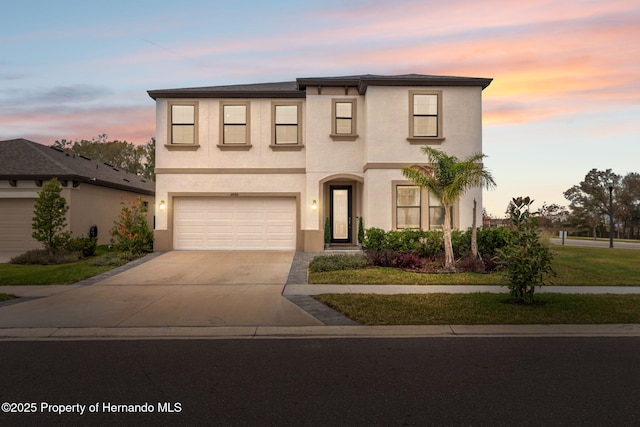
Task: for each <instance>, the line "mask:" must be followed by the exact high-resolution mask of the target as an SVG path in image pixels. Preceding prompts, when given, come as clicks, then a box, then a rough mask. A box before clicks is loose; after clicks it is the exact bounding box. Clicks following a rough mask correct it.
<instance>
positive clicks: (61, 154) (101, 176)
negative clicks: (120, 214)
mask: <svg viewBox="0 0 640 427" xmlns="http://www.w3.org/2000/svg"><path fill="white" fill-rule="evenodd" d="M54 176H55V177H57V178H58V179H61V180H62V179H66V180H73V181H79V182H85V183H89V184H93V185H99V186H102V187H109V188H117V189H120V190H125V191H132V192H136V193H140V194H145V195H154V194H155V183H154V182H153V181H151V180H147V179H144V178H142V177H141V176H138V175H136V174H133V173H128V172H126V171H123V170H119V169H116V168H114V167H113V166H109V165H107V164H105V163H100V162H96V161H93V160H91V159H88V158H86V157H84V156H79V155H76V154H73V153H69V152H66V151H63V150H60V149H56V148H52V147H46V146H44V145H41V144H38V143H36V142H33V141H29V140H26V139H12V140H8V141H0V179H42V180H45V179H50V178H52V177H54Z"/></svg>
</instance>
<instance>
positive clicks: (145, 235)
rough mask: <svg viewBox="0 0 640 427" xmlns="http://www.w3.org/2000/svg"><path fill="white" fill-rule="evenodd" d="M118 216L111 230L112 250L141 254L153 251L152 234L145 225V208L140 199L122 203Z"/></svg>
mask: <svg viewBox="0 0 640 427" xmlns="http://www.w3.org/2000/svg"><path fill="white" fill-rule="evenodd" d="M121 205H122V210H121V211H120V216H119V217H118V220H117V221H116V222H115V224H114V226H113V228H112V229H111V241H112V243H113V246H114V249H116V250H117V251H120V252H132V253H134V254H142V253H144V252H152V251H153V232H152V231H151V229H150V228H149V224H148V223H147V207H146V206H145V204H144V203H143V201H142V197H138V198H137V199H132V200H130V201H128V202H125V201H122V202H121Z"/></svg>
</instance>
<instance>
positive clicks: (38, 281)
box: [0, 260, 113, 286]
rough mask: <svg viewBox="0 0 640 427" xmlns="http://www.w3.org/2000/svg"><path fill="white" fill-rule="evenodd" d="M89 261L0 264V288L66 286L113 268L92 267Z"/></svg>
mask: <svg viewBox="0 0 640 427" xmlns="http://www.w3.org/2000/svg"><path fill="white" fill-rule="evenodd" d="M88 264H89V260H83V261H80V262H74V263H71V264H61V265H15V264H0V286H3V285H68V284H71V283H75V282H78V281H80V280H83V279H87V278H89V277H93V276H95V275H98V274H100V273H104V272H105V271H109V270H111V269H112V268H113V267H94V266H91V265H88Z"/></svg>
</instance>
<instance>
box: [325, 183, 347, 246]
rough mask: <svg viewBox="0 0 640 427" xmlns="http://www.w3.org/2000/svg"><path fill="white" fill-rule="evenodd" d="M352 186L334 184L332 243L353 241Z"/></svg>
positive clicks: (332, 187)
mask: <svg viewBox="0 0 640 427" xmlns="http://www.w3.org/2000/svg"><path fill="white" fill-rule="evenodd" d="M351 191H352V190H351V186H347V185H332V186H331V187H330V193H331V195H330V199H331V215H330V217H331V243H351V242H352V239H351V234H352V233H351V228H352V227H351V209H352V206H351Z"/></svg>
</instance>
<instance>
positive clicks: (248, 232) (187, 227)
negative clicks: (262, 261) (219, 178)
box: [173, 197, 296, 250]
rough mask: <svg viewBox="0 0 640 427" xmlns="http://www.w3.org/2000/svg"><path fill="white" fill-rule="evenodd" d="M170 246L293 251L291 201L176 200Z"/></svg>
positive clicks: (272, 199)
mask: <svg viewBox="0 0 640 427" xmlns="http://www.w3.org/2000/svg"><path fill="white" fill-rule="evenodd" d="M173 218H174V245H173V247H174V248H175V249H183V250H295V247H296V203H295V199H294V198H291V197H177V198H175V199H174V210H173Z"/></svg>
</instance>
